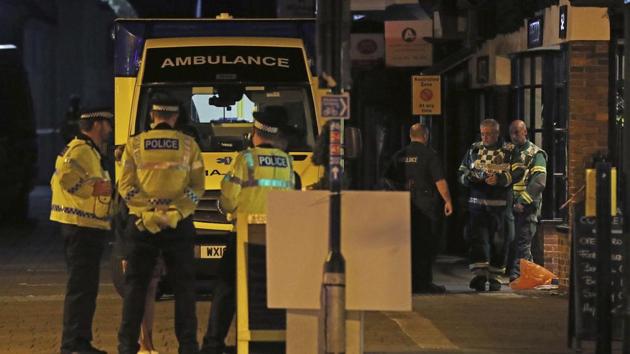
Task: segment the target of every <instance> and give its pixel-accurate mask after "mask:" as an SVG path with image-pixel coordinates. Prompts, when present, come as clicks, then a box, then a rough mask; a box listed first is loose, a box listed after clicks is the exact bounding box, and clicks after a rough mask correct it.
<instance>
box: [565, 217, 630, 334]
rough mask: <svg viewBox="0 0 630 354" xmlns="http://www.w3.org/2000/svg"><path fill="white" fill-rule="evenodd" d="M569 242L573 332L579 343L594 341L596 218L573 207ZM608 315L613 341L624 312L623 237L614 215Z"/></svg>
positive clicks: (618, 220)
mask: <svg viewBox="0 0 630 354" xmlns="http://www.w3.org/2000/svg"><path fill="white" fill-rule="evenodd" d="M575 211H576V212H575V220H574V221H575V222H574V225H575V227H574V228H573V242H572V249H573V254H572V269H573V271H572V273H573V275H572V276H573V278H572V279H571V284H572V285H571V286H572V289H571V291H572V294H573V295H572V296H573V298H572V301H571V302H572V305H571V306H572V309H571V311H572V312H573V313H572V316H570V317H571V318H573V321H572V322H574V323H573V326H574V327H573V333H574V336H575V338H576V339H577V340H578V341H579V340H595V339H596V335H597V318H596V313H597V310H596V309H597V241H598V240H597V238H598V237H597V219H596V218H595V217H585V216H584V207H583V205H582V207H580V206H579V205H578V206H577V207H576V208H575ZM610 265H611V270H610V272H611V275H610V276H611V315H612V319H613V324H612V328H613V339H616V340H621V338H622V331H621V329H622V323H623V322H622V311H623V283H622V270H623V237H622V218H621V216H615V217H613V218H612V225H611V259H610Z"/></svg>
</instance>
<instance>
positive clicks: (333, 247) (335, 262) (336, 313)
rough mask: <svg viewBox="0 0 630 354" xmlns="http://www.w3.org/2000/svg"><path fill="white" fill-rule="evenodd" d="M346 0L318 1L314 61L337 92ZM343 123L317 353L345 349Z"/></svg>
mask: <svg viewBox="0 0 630 354" xmlns="http://www.w3.org/2000/svg"><path fill="white" fill-rule="evenodd" d="M349 17H350V1H349V0H318V2H317V29H318V34H317V35H318V38H317V39H318V41H317V43H318V48H317V51H318V53H317V56H318V57H317V62H318V69H319V70H320V73H319V74H320V76H321V78H322V79H323V81H322V82H325V83H326V86H327V87H328V88H331V89H332V91H333V93H335V94H339V93H341V92H342V89H343V88H344V86H345V83H346V82H347V81H349V80H347V75H349V72H347V70H344V69H347V68H344V67H345V66H346V65H345V64H346V63H347V61H348V53H347V49H348V43H349V35H350V31H349V24H350V18H349ZM342 136H343V123H342V122H341V121H340V120H333V121H331V122H330V142H329V146H328V147H329V156H328V157H329V168H328V181H329V185H330V217H329V219H330V228H329V251H328V257H327V258H326V262H325V263H324V275H323V282H322V293H321V303H322V307H321V311H322V317H323V318H322V325H323V333H322V338H321V339H322V340H321V341H320V344H321V346H320V349H319V352H320V353H322V352H323V353H326V354H341V353H345V351H346V321H345V318H346V313H345V311H346V310H345V308H346V306H345V305H346V304H345V299H346V293H345V290H346V286H345V284H346V282H345V260H344V258H343V255H342V254H341V184H342V179H343V172H344V171H343V149H342V145H341V144H342V140H341V137H342Z"/></svg>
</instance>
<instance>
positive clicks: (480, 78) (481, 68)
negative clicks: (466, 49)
mask: <svg viewBox="0 0 630 354" xmlns="http://www.w3.org/2000/svg"><path fill="white" fill-rule="evenodd" d="M489 74H490V60H489V58H488V56H487V55H484V56H482V57H478V58H477V83H478V84H487V83H488V79H489Z"/></svg>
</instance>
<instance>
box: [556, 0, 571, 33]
mask: <svg viewBox="0 0 630 354" xmlns="http://www.w3.org/2000/svg"><path fill="white" fill-rule="evenodd" d="M568 11H569V7H568V6H567V5H562V6H560V18H559V19H558V36H559V37H560V38H563V39H564V38H567V27H568V26H569V13H568Z"/></svg>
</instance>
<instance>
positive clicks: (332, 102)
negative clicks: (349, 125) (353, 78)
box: [319, 92, 350, 119]
mask: <svg viewBox="0 0 630 354" xmlns="http://www.w3.org/2000/svg"><path fill="white" fill-rule="evenodd" d="M320 99H321V101H320V105H319V107H320V109H321V111H320V116H321V117H322V118H323V119H350V94H349V93H347V92H344V93H343V94H340V95H333V94H329V95H324V96H321V97H320Z"/></svg>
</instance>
